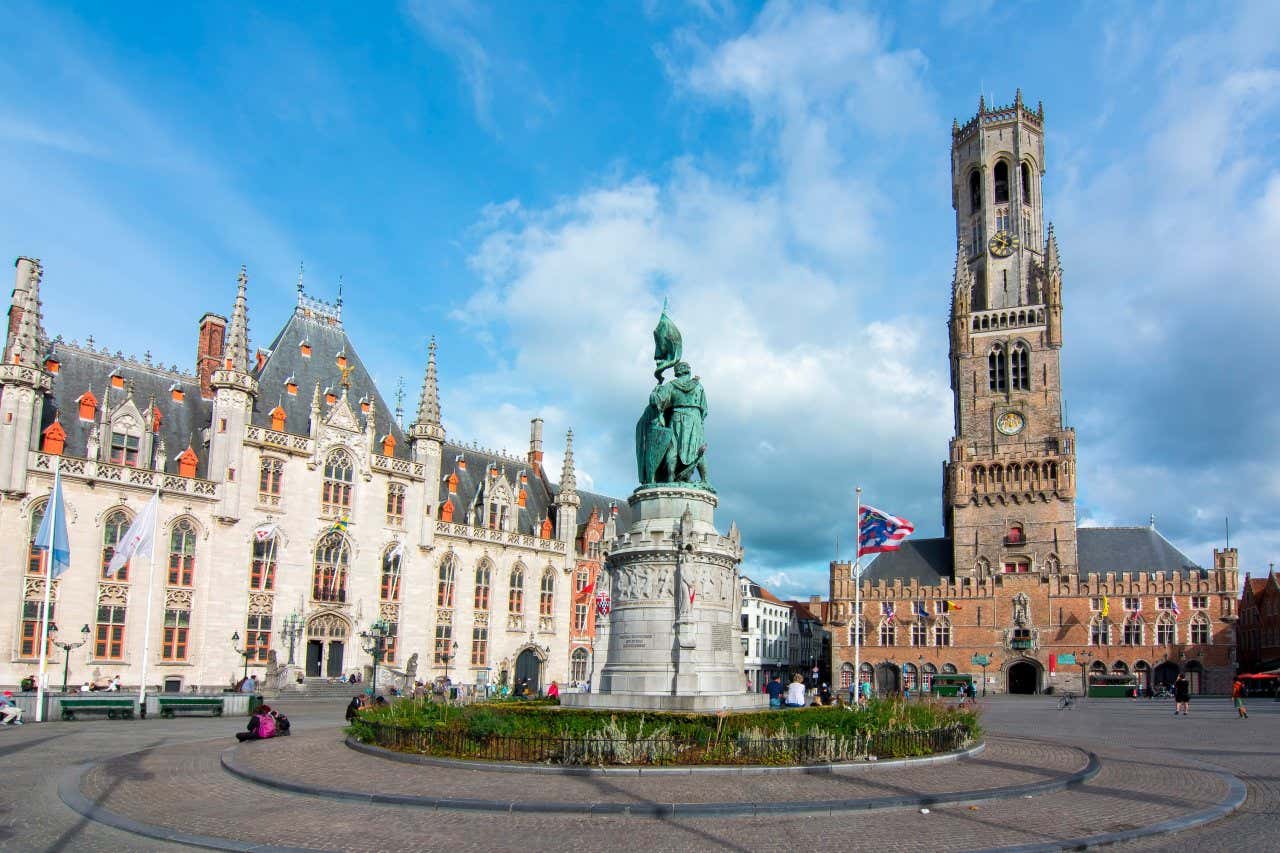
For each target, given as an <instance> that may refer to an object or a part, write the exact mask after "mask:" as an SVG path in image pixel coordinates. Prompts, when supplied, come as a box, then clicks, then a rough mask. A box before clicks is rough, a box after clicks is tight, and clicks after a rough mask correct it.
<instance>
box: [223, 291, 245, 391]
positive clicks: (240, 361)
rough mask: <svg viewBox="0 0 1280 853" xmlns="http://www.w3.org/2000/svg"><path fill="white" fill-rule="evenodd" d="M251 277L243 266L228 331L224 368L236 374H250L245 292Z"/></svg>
mask: <svg viewBox="0 0 1280 853" xmlns="http://www.w3.org/2000/svg"><path fill="white" fill-rule="evenodd" d="M248 287H249V275H248V273H247V272H246V270H245V268H244V267H243V266H241V267H240V275H239V277H238V278H237V279H236V304H235V307H234V308H232V309H231V326H230V327H229V328H228V330H227V349H226V356H225V357H224V359H223V366H224V367H225V369H227V370H232V371H235V372H236V373H248V372H249V302H248V299H247V298H246V296H245V292H246V291H247V290H248Z"/></svg>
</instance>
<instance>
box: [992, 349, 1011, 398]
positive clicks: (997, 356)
mask: <svg viewBox="0 0 1280 853" xmlns="http://www.w3.org/2000/svg"><path fill="white" fill-rule="evenodd" d="M1006 379H1007V375H1006V373H1005V360H1004V347H1003V346H1001V345H1000V344H996V345H995V346H993V347H991V352H990V353H988V354H987V385H988V387H989V388H990V389H991V390H992V391H1003V390H1004V389H1005V386H1006V384H1007V382H1006Z"/></svg>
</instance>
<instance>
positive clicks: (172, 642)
mask: <svg viewBox="0 0 1280 853" xmlns="http://www.w3.org/2000/svg"><path fill="white" fill-rule="evenodd" d="M190 630H191V611H190V610H178V609H169V610H166V611H165V612H164V637H163V639H162V645H161V647H160V659H161V660H167V661H184V660H186V659H187V635H188V632H190Z"/></svg>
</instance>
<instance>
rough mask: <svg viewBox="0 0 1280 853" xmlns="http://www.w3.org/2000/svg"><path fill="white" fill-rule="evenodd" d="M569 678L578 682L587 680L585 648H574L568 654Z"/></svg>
mask: <svg viewBox="0 0 1280 853" xmlns="http://www.w3.org/2000/svg"><path fill="white" fill-rule="evenodd" d="M569 679H570V680H571V681H577V682H579V683H581V682H583V681H586V680H587V650H586V649H584V648H581V647H579V648H576V649H574V650H573V654H572V655H570V656H569Z"/></svg>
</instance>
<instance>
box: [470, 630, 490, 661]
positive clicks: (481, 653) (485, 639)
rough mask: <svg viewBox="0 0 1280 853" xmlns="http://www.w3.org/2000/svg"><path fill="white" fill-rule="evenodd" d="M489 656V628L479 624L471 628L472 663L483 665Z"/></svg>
mask: <svg viewBox="0 0 1280 853" xmlns="http://www.w3.org/2000/svg"><path fill="white" fill-rule="evenodd" d="M488 656H489V629H488V628H486V627H484V626H482V625H477V626H476V627H474V628H472V629H471V665H472V666H483V665H484V662H485V659H486V658H488Z"/></svg>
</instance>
